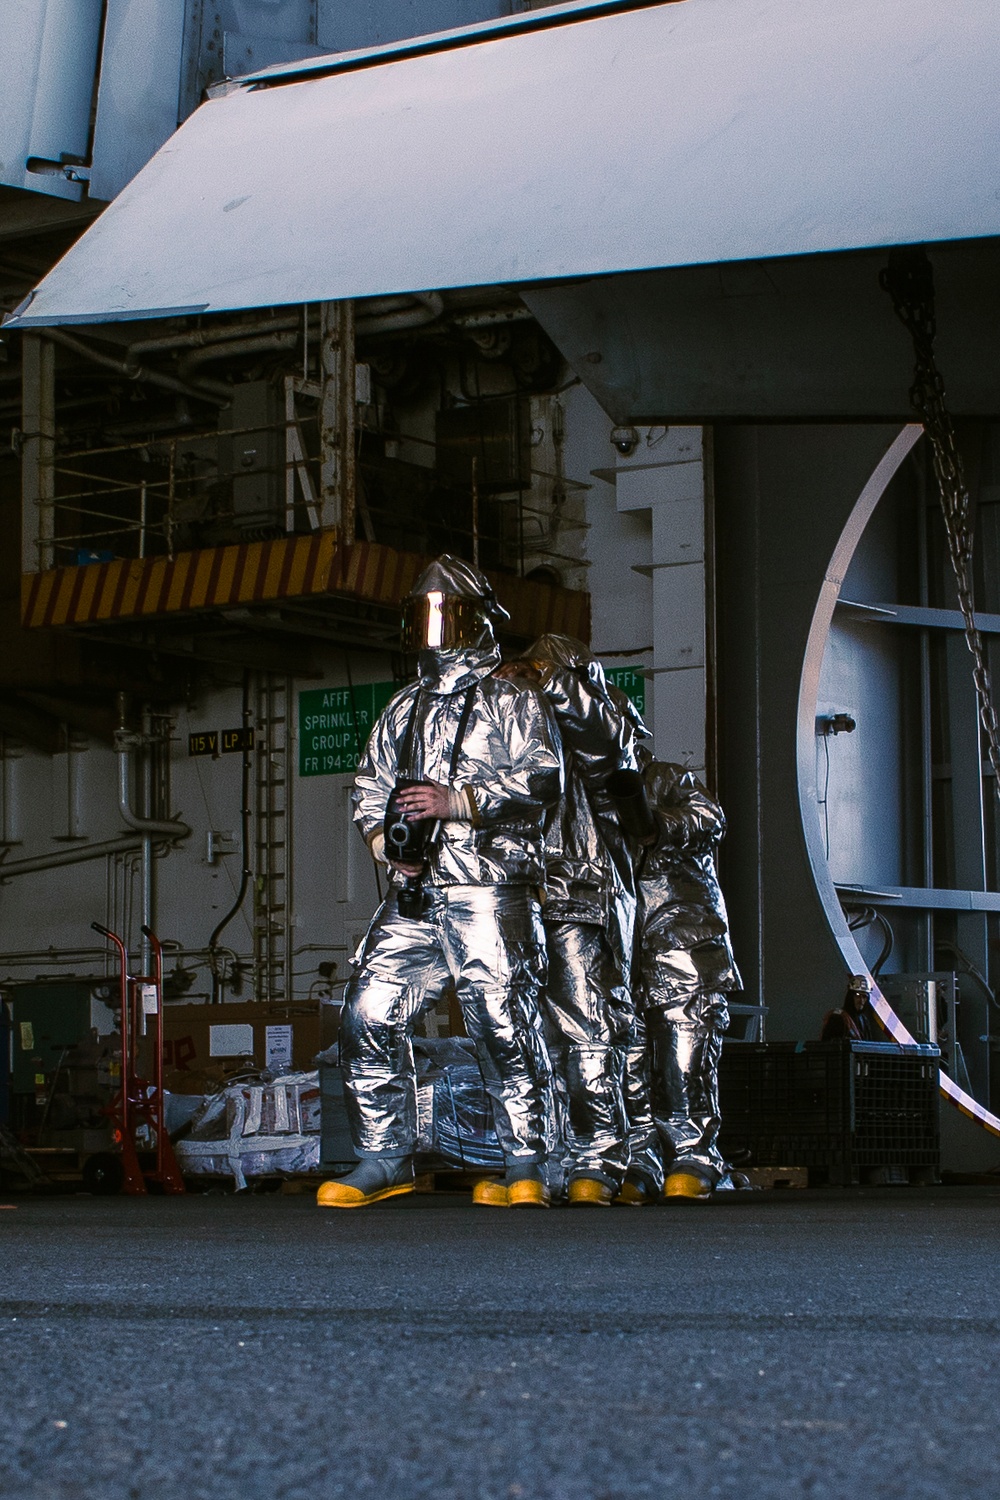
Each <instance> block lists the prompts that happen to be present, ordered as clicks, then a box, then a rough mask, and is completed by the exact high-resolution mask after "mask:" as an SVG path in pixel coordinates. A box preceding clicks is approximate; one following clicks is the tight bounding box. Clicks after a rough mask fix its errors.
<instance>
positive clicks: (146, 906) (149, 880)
mask: <svg viewBox="0 0 1000 1500" xmlns="http://www.w3.org/2000/svg"><path fill="white" fill-rule="evenodd" d="M127 723H128V700H127V698H126V696H125V694H124V693H119V694H118V729H117V731H116V733H115V750H116V752H117V755H118V811H119V813H120V815H121V818H122V821H123V823H125V825H126V827H128V828H131V829H133V830H134V831H135V832H136V833H139V834H141V835H142V842H141V848H142V926H143V927H144V928H151V929H152V930H154V931H155V921H154V918H155V913H154V911H153V840H154V838H159V839H183V838H187V837H188V836H189V834H190V832H191V830H190V828H189V827H188V825H187V824H186V823H181V822H179V821H178V820H176V819H157V818H149V817H146V816H140V815H139V814H138V813H136V812H135V811H134V810H133V807H132V778H131V767H130V761H131V755H132V751H133V750H140V751H142V752H143V753H144V754H146V755H148V751H149V745H150V740H151V736H150V735H149V734H148V733H143V734H135V733H133V732H132V731H131V730H129V729H128V727H127ZM147 772H148V765H147ZM149 787H150V778H149V776H148V774H147V777H146V800H147V803H148V800H149ZM148 948H149V942H148V939H147V938H145V937H144V938H143V944H142V956H143V972H146V973H148V971H149V953H148Z"/></svg>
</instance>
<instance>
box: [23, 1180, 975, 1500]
mask: <svg viewBox="0 0 1000 1500" xmlns="http://www.w3.org/2000/svg"><path fill="white" fill-rule="evenodd" d="M2 1201H5V1200H3V1199H0V1202H2ZM6 1201H8V1202H15V1203H16V1204H17V1207H16V1208H13V1209H10V1210H2V1211H0V1263H2V1267H3V1289H2V1298H0V1409H2V1412H3V1420H2V1426H0V1432H2V1437H0V1445H2V1447H0V1495H2V1496H3V1497H4V1500H7V1497H11V1500H174V1497H177V1500H202V1497H212V1500H215V1497H220V1496H227V1497H228V1496H233V1497H238V1500H251V1497H252V1500H256V1497H258V1496H261V1497H264V1496H267V1497H282V1500H285V1497H287V1500H307V1497H309V1500H314V1497H315V1500H325V1497H328V1496H330V1497H336V1496H345V1497H362V1500H369V1497H376V1500H397V1497H399V1500H409V1497H411V1496H412V1497H418V1496H419V1497H423V1496H429V1497H434V1500H517V1497H523V1500H556V1497H558V1500H563V1497H565V1500H624V1497H631V1496H653V1497H657V1500H659V1497H662V1496H675V1495H676V1496H678V1497H684V1500H701V1497H703V1496H713V1495H721V1496H739V1497H741V1500H747V1497H757V1496H765V1497H770V1496H810V1497H813V1500H818V1497H831V1500H842V1497H847V1496H855V1495H858V1496H865V1497H868V1500H871V1497H882V1496H900V1497H905V1500H916V1497H922V1496H949V1497H959V1500H964V1497H974V1496H984V1497H987V1496H988V1497H991V1500H995V1497H997V1496H998V1495H1000V1368H998V1365H1000V1341H998V1333H1000V1305H998V1290H1000V1274H998V1273H1000V1248H998V1247H1000V1189H996V1190H995V1189H992V1188H983V1189H975V1188H942V1189H905V1188H904V1189H895V1190H893V1189H884V1190H883V1189H869V1190H859V1191H856V1192H849V1191H839V1192H838V1191H830V1192H811V1193H807V1192H799V1191H785V1192H775V1193H771V1194H761V1193H757V1194H753V1195H752V1196H751V1195H746V1196H742V1197H741V1198H740V1199H738V1200H737V1201H735V1202H733V1201H727V1202H725V1203H720V1204H713V1205H704V1206H703V1205H686V1206H677V1207H673V1206H671V1207H667V1206H664V1207H658V1208H655V1209H642V1210H638V1211H637V1210H620V1209H616V1210H593V1209H592V1210H586V1209H584V1210H567V1209H562V1210H551V1211H549V1212H548V1213H542V1212H534V1213H532V1212H523V1213H512V1212H508V1211H503V1210H492V1211H491V1210H487V1209H480V1210H475V1209H473V1208H472V1207H471V1205H470V1204H469V1203H468V1200H467V1199H464V1198H457V1197H450V1196H440V1195H439V1196H437V1197H420V1198H415V1199H404V1200H397V1202H396V1203H389V1204H384V1205H381V1206H380V1207H378V1208H373V1209H370V1210H367V1211H362V1212H357V1213H343V1212H341V1213H338V1212H330V1211H327V1212H325V1213H323V1212H320V1211H319V1210H317V1209H315V1207H314V1206H313V1204H312V1201H311V1200H310V1199H309V1198H304V1197H278V1196H253V1197H246V1196H241V1197H191V1198H187V1199H173V1200H171V1199H148V1200H145V1201H143V1200H136V1199H131V1200H129V1199H104V1200H101V1199H93V1198H86V1197H69V1198H59V1199H41V1200H25V1199H23V1198H22V1199H7V1200H6Z"/></svg>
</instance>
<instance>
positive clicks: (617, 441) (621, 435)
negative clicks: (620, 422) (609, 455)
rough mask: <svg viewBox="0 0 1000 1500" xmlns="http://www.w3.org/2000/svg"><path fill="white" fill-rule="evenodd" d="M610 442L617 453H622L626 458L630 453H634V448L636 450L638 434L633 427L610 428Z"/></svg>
mask: <svg viewBox="0 0 1000 1500" xmlns="http://www.w3.org/2000/svg"><path fill="white" fill-rule="evenodd" d="M611 441H612V443H613V444H614V446H615V447H616V448H617V449H618V452H619V453H623V454H624V455H625V456H626V458H627V457H628V455H629V454H630V453H634V452H635V450H636V448H638V446H639V434H638V433H637V432H636V430H635V428H634V427H612V429H611Z"/></svg>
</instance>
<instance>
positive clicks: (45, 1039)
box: [4, 979, 117, 1094]
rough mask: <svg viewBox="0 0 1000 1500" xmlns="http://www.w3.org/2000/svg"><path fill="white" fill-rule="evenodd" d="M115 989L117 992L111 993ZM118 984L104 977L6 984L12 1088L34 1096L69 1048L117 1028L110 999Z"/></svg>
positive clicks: (115, 993) (114, 994) (59, 1063)
mask: <svg viewBox="0 0 1000 1500" xmlns="http://www.w3.org/2000/svg"><path fill="white" fill-rule="evenodd" d="M112 990H113V993H112ZM116 995H117V989H116V987H113V986H109V985H108V983H107V981H105V980H94V979H51V980H38V981H35V982H29V983H24V984H12V985H8V986H7V987H6V989H5V991H4V999H5V1001H6V1005H7V1009H8V1014H9V1016H10V1026H11V1079H10V1087H11V1092H12V1093H15V1094H34V1093H35V1092H36V1090H38V1089H40V1088H42V1087H43V1086H44V1084H45V1081H46V1080H50V1079H51V1077H52V1075H53V1074H54V1073H55V1072H56V1070H57V1068H59V1067H60V1065H61V1063H62V1062H63V1061H64V1060H65V1058H66V1055H67V1054H68V1053H69V1051H70V1049H72V1048H74V1047H79V1046H80V1045H81V1044H83V1043H85V1042H92V1041H94V1040H96V1039H98V1038H100V1037H104V1036H110V1035H111V1033H112V1032H113V1031H115V1030H117V1026H116V1023H115V1014H114V1011H113V1010H112V1008H111V1005H110V1004H109V1003H108V1001H109V1000H113V998H114V996H116Z"/></svg>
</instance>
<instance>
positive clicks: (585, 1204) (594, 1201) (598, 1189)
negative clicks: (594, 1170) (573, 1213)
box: [566, 1177, 614, 1208]
mask: <svg viewBox="0 0 1000 1500" xmlns="http://www.w3.org/2000/svg"><path fill="white" fill-rule="evenodd" d="M566 1196H567V1198H568V1199H569V1204H570V1207H571V1208H610V1207H611V1200H612V1198H613V1197H614V1189H613V1188H612V1187H611V1186H610V1185H609V1184H608V1183H606V1182H601V1181H599V1179H598V1178H596V1177H572V1178H571V1179H570V1184H569V1189H568V1191H567V1194H566Z"/></svg>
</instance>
